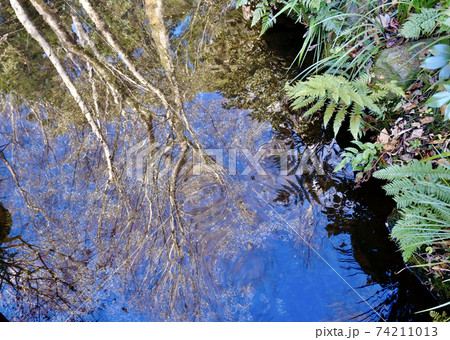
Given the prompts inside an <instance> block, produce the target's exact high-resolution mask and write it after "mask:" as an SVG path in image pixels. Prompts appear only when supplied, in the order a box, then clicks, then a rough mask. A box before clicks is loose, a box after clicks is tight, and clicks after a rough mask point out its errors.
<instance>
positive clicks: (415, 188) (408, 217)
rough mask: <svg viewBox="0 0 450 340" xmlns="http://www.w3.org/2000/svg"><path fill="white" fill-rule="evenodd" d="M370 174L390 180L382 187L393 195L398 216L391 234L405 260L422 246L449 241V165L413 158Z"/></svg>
mask: <svg viewBox="0 0 450 340" xmlns="http://www.w3.org/2000/svg"><path fill="white" fill-rule="evenodd" d="M374 176H375V177H377V178H380V179H387V180H389V181H390V183H389V184H387V185H385V186H384V189H385V190H386V192H387V194H389V195H392V196H394V200H395V201H396V202H397V207H398V208H399V209H400V212H401V215H402V217H401V218H400V220H398V221H397V223H396V224H395V226H394V228H393V229H392V237H393V238H394V239H395V240H397V241H398V243H399V245H400V249H401V250H402V254H403V259H404V260H405V261H408V260H409V258H410V257H411V255H412V254H413V253H414V252H415V251H416V250H417V249H418V248H420V247H421V246H422V245H428V246H431V245H441V246H442V245H443V244H445V243H446V242H448V241H449V240H450V186H449V184H450V166H448V165H441V164H439V165H438V167H437V168H433V166H432V163H431V162H426V163H421V162H419V161H417V160H415V161H413V162H411V163H410V164H408V165H407V166H399V165H393V166H390V167H388V168H386V169H382V170H379V171H377V172H375V173H374ZM447 246H448V244H447Z"/></svg>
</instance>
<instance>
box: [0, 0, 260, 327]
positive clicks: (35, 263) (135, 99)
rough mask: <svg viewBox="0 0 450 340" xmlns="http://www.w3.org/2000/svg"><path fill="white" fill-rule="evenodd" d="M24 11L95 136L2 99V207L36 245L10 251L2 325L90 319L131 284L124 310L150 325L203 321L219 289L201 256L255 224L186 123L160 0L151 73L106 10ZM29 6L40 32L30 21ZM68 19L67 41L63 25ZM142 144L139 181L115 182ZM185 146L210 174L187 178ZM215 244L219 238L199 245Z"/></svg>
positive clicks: (51, 111) (60, 114)
mask: <svg viewBox="0 0 450 340" xmlns="http://www.w3.org/2000/svg"><path fill="white" fill-rule="evenodd" d="M24 3H25V2H23V1H18V0H11V1H10V4H11V8H12V9H13V10H14V12H15V13H16V16H17V19H18V20H19V21H20V23H21V24H22V25H23V27H24V28H25V30H26V31H27V32H28V34H30V36H31V37H32V38H34V39H35V41H36V42H37V44H38V46H40V48H42V50H43V51H44V52H45V54H46V55H47V57H48V60H50V62H51V64H52V65H53V67H54V70H55V71H56V72H55V76H59V77H60V79H62V83H63V84H64V86H65V87H66V88H67V89H68V94H70V96H71V97H72V100H73V103H75V104H76V105H78V109H79V111H80V112H81V113H82V115H83V116H84V118H85V119H86V121H87V123H88V127H89V128H90V130H91V131H92V132H93V134H94V136H95V138H92V137H93V136H92V135H91V134H90V133H89V132H88V131H87V130H86V129H84V128H83V127H81V125H82V123H80V121H76V120H78V119H79V118H76V119H75V117H76V115H73V116H71V117H69V116H68V115H67V112H64V111H63V110H60V109H59V108H58V107H57V106H53V105H52V104H50V103H47V102H45V101H40V100H35V101H30V100H26V99H25V96H22V97H21V96H20V93H17V94H11V95H9V97H8V96H2V100H3V104H4V105H5V111H4V112H5V117H4V118H5V119H4V120H3V121H2V131H1V134H2V139H4V140H7V141H9V142H10V145H9V146H8V149H7V150H5V153H2V154H1V156H2V160H3V162H4V164H5V165H6V168H7V170H8V172H9V178H10V183H9V184H10V185H12V186H14V187H15V188H16V190H15V191H14V196H13V197H12V200H13V201H16V202H22V203H17V206H16V207H14V208H15V209H16V211H18V212H19V213H18V214H16V215H15V221H14V223H15V225H17V226H18V227H17V229H16V232H20V233H21V234H22V235H21V236H23V239H34V241H33V242H32V243H33V244H32V243H31V242H30V243H29V242H26V241H24V240H22V237H20V238H18V240H17V241H16V242H10V244H9V245H8V247H9V248H10V249H14V251H15V252H16V253H17V256H16V257H15V258H17V259H19V260H18V261H19V262H15V261H13V260H12V259H8V261H9V262H8V263H9V267H8V271H7V274H8V275H9V276H8V277H9V281H8V283H9V288H5V290H4V294H11V296H15V298H13V300H14V299H15V300H16V303H17V308H16V310H12V309H11V311H10V313H11V315H10V317H13V318H15V319H17V320H25V319H45V318H51V319H52V318H54V317H55V315H57V317H58V318H67V319H70V320H75V319H77V318H78V317H86V315H88V314H89V313H90V312H91V311H93V310H94V309H95V306H96V304H97V300H96V298H97V296H98V292H99V291H100V290H102V289H104V288H105V287H108V286H109V285H111V284H113V282H119V283H118V284H117V285H118V286H120V288H121V289H123V290H124V291H128V290H129V289H133V290H136V292H137V294H131V296H130V299H131V300H132V299H137V300H139V301H137V302H138V303H136V304H133V305H135V306H141V308H143V309H146V312H147V314H149V315H152V316H153V317H155V318H159V319H200V318H203V317H204V316H202V313H204V310H208V308H205V306H206V305H207V304H208V300H209V299H210V298H211V297H212V296H213V295H214V293H217V292H218V293H220V289H221V288H219V287H218V286H217V284H216V281H217V280H216V279H215V278H214V277H215V275H216V273H214V272H213V271H214V267H213V266H211V265H210V264H208V263H206V261H208V260H207V258H208V256H217V254H218V253H219V252H220V249H222V248H223V247H224V246H225V245H226V244H227V240H228V239H229V235H230V234H231V232H232V230H231V228H228V229H227V228H223V229H222V230H219V228H218V227H219V225H220V223H222V224H223V221H224V220H226V215H227V214H233V215H234V216H235V217H237V218H239V219H240V221H241V222H245V223H247V224H252V223H253V219H254V218H253V216H252V215H251V214H250V213H249V212H248V211H246V209H245V207H244V205H243V204H241V203H236V202H237V201H238V200H237V196H236V195H237V194H236V193H235V192H234V191H233V190H232V188H231V187H230V186H227V185H226V178H225V177H224V174H223V171H222V169H220V167H218V166H217V165H216V164H215V163H214V162H213V161H212V160H211V159H210V158H209V157H208V156H207V155H206V154H204V153H203V151H202V146H201V144H200V143H199V141H198V140H197V136H196V134H195V133H194V131H193V128H192V127H191V125H190V122H189V119H188V117H187V114H186V112H185V108H184V103H183V99H182V89H181V88H180V84H179V83H178V79H177V75H176V71H175V68H174V63H173V60H172V53H171V51H170V43H169V38H168V33H167V31H166V28H165V26H164V21H163V9H162V1H160V0H158V1H152V0H148V1H147V0H146V1H144V14H145V15H146V16H147V20H148V22H149V24H148V26H149V28H150V31H151V37H150V38H151V39H152V41H153V43H154V46H153V51H154V52H155V54H154V55H153V56H152V57H153V58H157V59H159V62H158V64H159V67H158V69H150V70H146V71H147V72H143V71H142V70H143V69H142V65H139V66H138V65H137V64H136V61H135V60H133V58H131V57H129V56H128V55H129V51H127V50H126V47H124V46H123V45H122V42H121V40H120V37H118V36H116V34H115V32H114V29H110V28H109V25H108V24H107V22H106V21H105V20H104V19H103V18H102V15H101V14H100V12H99V11H98V10H97V9H96V6H101V5H102V4H98V5H96V6H93V3H92V2H90V1H84V0H83V1H80V2H79V4H80V5H81V7H78V4H77V3H75V2H68V3H67V7H66V11H67V12H66V13H64V14H63V15H61V13H63V12H61V11H56V10H55V8H51V6H53V4H51V3H48V2H44V1H40V0H30V1H29V2H27V6H25V5H24ZM80 8H83V9H84V13H83V14H82V12H81V11H80ZM31 9H33V11H34V10H36V11H37V12H38V13H39V15H40V20H43V21H44V24H42V22H39V26H38V24H37V23H36V13H35V12H33V11H31ZM30 13H32V14H30ZM68 18H72V20H73V24H74V26H75V27H77V37H74V36H73V34H72V32H70V29H68V28H67V25H68V24H69V27H70V21H67V19H68ZM92 30H94V32H95V34H96V35H97V36H94V34H93V33H92ZM98 37H101V40H100V42H99V40H98ZM76 38H78V40H77V39H76ZM50 41H51V43H50ZM103 42H106V44H105V45H106V46H105V45H103ZM105 50H108V51H112V52H113V53H114V54H116V55H117V56H119V57H120V61H121V62H123V64H124V66H125V67H122V66H121V65H120V64H119V63H117V62H113V61H111V58H110V57H109V56H105V55H104V54H102V52H101V51H105ZM61 51H64V53H67V57H64V53H61ZM44 62H47V60H44ZM151 72H154V73H162V74H163V75H161V74H159V75H158V76H157V77H155V79H157V81H160V82H161V83H162V84H164V85H167V86H161V85H162V84H161V83H160V84H156V85H155V82H154V81H153V79H152V78H149V77H148V75H149V74H150V73H151ZM74 111H78V110H74ZM78 117H79V116H78ZM74 122H76V125H75V126H74V125H73V123H74ZM11 128H12V131H11ZM18 131H20V133H19V132H18ZM31 136H32V138H30V137H31ZM155 142H156V143H157V144H158V147H157V148H156V149H155V146H154V145H155ZM139 143H143V144H142V145H143V148H142V149H141V150H140V152H146V154H147V156H146V157H145V161H144V163H143V165H144V166H145V167H146V171H145V172H144V174H145V175H144V177H143V178H142V181H140V180H134V179H133V178H127V177H126V176H125V175H126V170H127V166H129V164H127V156H129V150H130V149H133V147H134V146H136V145H137V144H139ZM42 147H43V148H44V150H42ZM42 151H43V152H42ZM194 151H195V152H196V155H197V156H199V157H200V158H201V159H202V160H203V162H204V163H205V164H206V166H207V169H208V170H207V171H206V172H205V173H204V174H203V175H202V176H197V177H196V178H195V179H193V177H192V173H191V172H192V169H191V166H190V165H191V163H192V157H193V152H194ZM102 154H103V156H102ZM55 175H56V176H55ZM212 188H214V190H211V189H212ZM217 193H222V196H221V197H219V200H220V203H221V204H222V206H227V207H228V208H229V211H227V212H225V213H224V214H221V217H220V219H221V221H220V223H217V221H216V217H215V214H216V212H217V211H215V209H216V208H217V207H216V206H214V205H213V203H211V202H212V201H211V200H213V199H214V195H217ZM208 202H209V203H208ZM199 209H200V210H199ZM217 218H218V217H217ZM193 219H195V220H196V222H195V221H193ZM199 219H203V220H204V221H206V223H200V222H199ZM200 225H201V227H200ZM21 228H22V230H20V229H21ZM212 237H216V239H211V240H207V239H208V238H212ZM10 241H11V240H10ZM213 244H215V246H213ZM210 247H213V249H211V248H210ZM117 278H120V280H119V281H116V280H117ZM124 282H131V285H127V284H125V283H124ZM131 300H130V301H131ZM130 303H131V302H130ZM202 311H203V312H202ZM54 313H56V314H54Z"/></svg>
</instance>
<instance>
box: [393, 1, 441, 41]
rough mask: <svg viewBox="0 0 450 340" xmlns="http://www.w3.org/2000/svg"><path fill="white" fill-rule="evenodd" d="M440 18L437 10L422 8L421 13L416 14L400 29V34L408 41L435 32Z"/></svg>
mask: <svg viewBox="0 0 450 340" xmlns="http://www.w3.org/2000/svg"><path fill="white" fill-rule="evenodd" d="M439 18H440V13H439V10H438V9H436V8H422V11H421V13H414V14H411V16H410V17H409V18H408V20H406V22H405V23H404V24H403V27H402V28H401V29H400V34H401V35H402V36H404V37H405V38H408V39H417V38H419V37H420V36H422V35H428V34H430V33H431V32H433V31H434V29H435V28H436V25H437V24H438V21H439Z"/></svg>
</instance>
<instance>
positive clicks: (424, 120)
mask: <svg viewBox="0 0 450 340" xmlns="http://www.w3.org/2000/svg"><path fill="white" fill-rule="evenodd" d="M420 122H421V123H422V124H428V123H431V122H434V117H425V118H422V119H420Z"/></svg>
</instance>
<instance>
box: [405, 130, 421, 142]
mask: <svg viewBox="0 0 450 340" xmlns="http://www.w3.org/2000/svg"><path fill="white" fill-rule="evenodd" d="M422 135H423V129H415V130H413V131H412V132H411V135H410V136H409V138H408V140H410V139H415V138H420V137H422Z"/></svg>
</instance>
